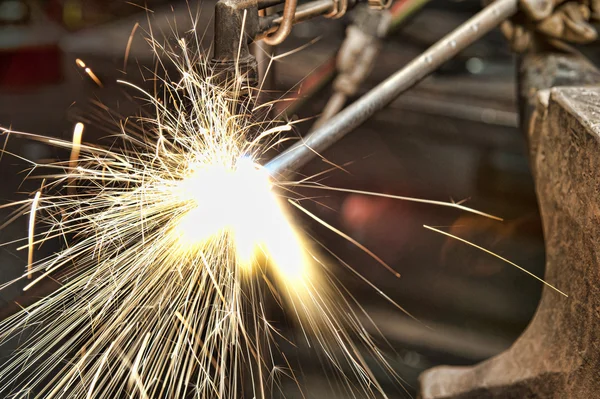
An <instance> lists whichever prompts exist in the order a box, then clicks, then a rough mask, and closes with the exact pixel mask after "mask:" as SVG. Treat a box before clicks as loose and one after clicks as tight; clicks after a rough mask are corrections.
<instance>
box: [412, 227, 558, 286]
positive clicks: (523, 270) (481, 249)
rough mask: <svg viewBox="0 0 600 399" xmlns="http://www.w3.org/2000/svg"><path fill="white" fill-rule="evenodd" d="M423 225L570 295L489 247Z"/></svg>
mask: <svg viewBox="0 0 600 399" xmlns="http://www.w3.org/2000/svg"><path fill="white" fill-rule="evenodd" d="M423 227H425V228H426V229H429V230H431V231H435V232H436V233H440V234H443V235H445V236H448V237H450V238H454V239H455V240H458V241H460V242H464V243H465V244H467V245H470V246H472V247H474V248H477V249H479V250H480V251H483V252H485V253H488V254H490V255H492V256H494V257H496V258H498V259H500V260H502V261H504V262H506V263H508V264H510V265H512V266H514V267H516V268H517V269H519V270H521V271H522V272H524V273H527V274H529V275H530V276H531V277H533V278H535V279H536V280H538V281H540V282H542V283H543V284H545V285H546V286H548V287H550V288H552V289H553V290H554V291H556V292H558V293H559V294H561V295H564V296H565V297H568V295H567V294H565V293H564V292H562V291H561V290H559V289H558V288H556V287H555V286H553V285H552V284H550V283H547V282H546V281H544V279H541V278H539V277H538V276H536V275H535V274H533V273H531V272H530V271H529V270H527V269H525V268H523V267H521V266H519V265H517V264H516V263H514V262H511V261H510V260H508V259H506V258H503V257H502V256H500V255H498V254H496V253H494V252H492V251H490V250H488V249H485V248H483V247H480V246H479V245H477V244H474V243H472V242H470V241H467V240H465V239H463V238H460V237H458V236H455V235H454V234H450V233H447V232H445V231H443V230H439V229H436V228H435V227H431V226H427V225H423Z"/></svg>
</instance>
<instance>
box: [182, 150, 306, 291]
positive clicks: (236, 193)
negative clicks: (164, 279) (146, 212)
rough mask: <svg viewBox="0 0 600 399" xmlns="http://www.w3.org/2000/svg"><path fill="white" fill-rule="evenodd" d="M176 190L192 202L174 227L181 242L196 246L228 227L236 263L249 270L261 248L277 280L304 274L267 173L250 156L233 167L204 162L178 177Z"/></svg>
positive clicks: (301, 255)
mask: <svg viewBox="0 0 600 399" xmlns="http://www.w3.org/2000/svg"><path fill="white" fill-rule="evenodd" d="M179 191H180V193H181V195H182V196H183V198H184V199H185V200H186V201H190V202H191V203H192V204H193V205H192V206H193V208H192V209H191V210H190V211H189V212H187V213H186V214H185V215H184V216H183V217H182V219H181V220H180V221H179V222H178V224H177V227H176V231H177V234H178V235H179V237H180V241H181V242H182V243H183V244H184V245H186V246H189V245H192V246H195V245H198V244H201V243H203V242H205V241H206V240H208V239H210V238H212V237H214V236H215V235H216V234H219V233H222V232H223V231H228V232H230V233H232V235H233V237H234V242H235V246H236V253H237V257H238V264H239V265H240V266H242V267H244V268H249V267H250V266H251V265H252V263H253V260H254V259H255V258H256V256H257V255H260V252H262V254H263V255H265V256H266V257H267V259H268V260H269V264H270V265H271V266H274V267H275V268H276V270H277V273H278V275H279V277H280V278H283V279H285V280H287V281H289V282H291V281H296V280H299V279H302V278H304V277H306V275H307V272H308V265H309V261H308V259H309V258H308V256H307V253H306V250H305V249H304V243H303V242H302V240H301V238H300V236H299V234H298V233H297V232H296V231H295V230H294V228H293V227H292V223H291V220H290V219H289V216H288V215H287V213H286V210H285V207H284V204H283V203H282V201H281V200H280V199H279V198H278V197H277V195H276V194H275V193H274V192H273V190H272V184H271V182H270V179H269V176H268V174H267V173H266V171H264V170H263V169H261V168H259V167H257V166H256V165H255V164H254V163H253V162H252V161H251V160H250V159H248V158H240V159H239V160H238V162H237V163H236V165H235V167H234V168H227V167H226V166H224V165H209V166H204V165H203V166H201V167H199V168H198V169H197V170H195V171H193V173H192V174H191V175H190V177H189V178H187V179H184V180H183V181H181V183H180V185H179Z"/></svg>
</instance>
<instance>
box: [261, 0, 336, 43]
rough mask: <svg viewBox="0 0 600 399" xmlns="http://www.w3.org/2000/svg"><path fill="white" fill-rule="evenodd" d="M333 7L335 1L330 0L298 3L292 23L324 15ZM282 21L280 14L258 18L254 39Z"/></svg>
mask: <svg viewBox="0 0 600 399" xmlns="http://www.w3.org/2000/svg"><path fill="white" fill-rule="evenodd" d="M334 8H335V3H334V2H333V1H332V0H316V1H311V2H310V3H305V4H302V5H299V6H298V7H297V8H296V13H295V14H294V19H293V23H294V24H297V23H300V22H303V21H306V20H308V19H311V18H314V17H318V16H320V15H325V14H328V13H330V12H331V11H332V10H333V9H334ZM282 21H283V15H282V14H274V15H271V16H266V17H264V18H260V20H259V24H260V26H259V30H260V32H261V33H260V34H259V35H258V36H257V37H256V39H257V40H258V39H261V38H263V37H264V35H266V34H267V33H270V32H272V31H273V30H274V29H276V28H277V26H279V25H280V24H281V23H282Z"/></svg>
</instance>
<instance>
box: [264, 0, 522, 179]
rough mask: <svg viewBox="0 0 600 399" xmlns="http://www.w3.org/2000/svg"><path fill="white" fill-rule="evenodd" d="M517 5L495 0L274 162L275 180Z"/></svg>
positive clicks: (508, 0) (510, 0) (271, 164)
mask: <svg viewBox="0 0 600 399" xmlns="http://www.w3.org/2000/svg"><path fill="white" fill-rule="evenodd" d="M517 3H518V0H496V1H495V2H493V3H492V4H490V5H489V6H487V7H486V8H484V9H483V10H481V11H480V12H479V13H477V14H476V15H475V16H473V17H472V18H471V19H469V20H468V21H466V22H465V23H463V24H462V25H461V26H459V27H458V28H456V29H455V30H454V31H452V32H451V33H449V34H448V35H446V36H445V37H444V38H442V39H441V40H440V41H438V42H437V43H436V44H434V45H433V46H431V47H430V48H429V49H428V50H427V51H425V52H424V53H423V54H421V55H420V56H419V57H418V58H416V59H414V60H413V61H411V62H410V63H409V64H408V65H406V66H405V67H404V68H402V69H401V70H399V71H398V72H396V73H395V74H393V75H392V76H390V77H389V78H387V79H386V80H384V81H383V82H382V83H380V84H379V85H377V86H376V87H375V88H373V89H372V90H371V91H369V92H368V93H367V94H365V95H364V96H362V97H361V98H359V99H358V100H356V101H355V102H354V103H353V104H351V105H349V106H348V107H347V108H345V109H344V110H342V111H341V112H340V113H339V114H337V115H335V116H334V117H332V118H331V119H330V120H329V121H328V122H327V123H326V124H325V125H323V126H321V127H320V128H318V129H317V130H315V131H313V132H312V133H311V134H309V135H308V136H307V137H304V138H303V139H302V140H301V141H300V142H298V143H296V144H294V145H293V146H292V147H290V148H289V149H287V150H286V151H284V152H282V153H281V154H279V155H278V156H277V157H275V158H273V159H272V160H271V161H269V162H268V163H267V164H266V165H265V167H266V168H267V170H268V171H269V172H270V173H271V175H273V176H274V177H281V176H285V174H287V173H290V172H293V171H296V170H298V169H299V168H301V167H302V166H304V165H305V164H306V163H308V162H309V161H310V160H311V159H312V158H313V157H315V156H316V155H318V153H320V152H321V151H323V150H325V149H327V148H328V147H329V146H331V145H332V144H334V143H336V142H337V141H339V140H340V139H341V138H342V137H344V136H345V135H346V134H348V133H350V132H351V131H352V130H354V129H355V128H357V127H358V126H360V125H361V124H362V123H363V122H364V121H366V120H367V119H369V118H370V117H371V116H372V115H373V114H375V112H377V111H379V110H381V109H382V108H383V107H385V106H386V105H388V104H389V103H390V102H391V101H393V100H394V99H395V98H396V97H398V96H399V95H400V94H402V93H403V92H404V91H406V90H408V89H409V88H411V87H412V86H414V85H416V84H417V83H418V82H420V81H421V80H422V79H423V78H425V77H426V76H427V75H429V74H430V73H432V72H433V71H435V70H436V69H437V68H439V67H440V66H441V65H442V64H443V63H445V62H446V61H448V60H449V59H451V58H452V57H454V56H455V55H456V54H458V53H459V52H460V51H462V50H463V49H465V48H466V47H467V46H469V45H470V44H472V43H473V42H475V41H476V40H478V39H479V38H481V37H482V36H483V35H485V34H486V33H488V32H489V31H491V30H492V29H493V28H495V27H496V26H498V25H499V24H500V23H501V22H503V21H504V20H506V19H507V18H509V17H510V16H512V15H514V14H515V13H516V12H517V9H518V6H517Z"/></svg>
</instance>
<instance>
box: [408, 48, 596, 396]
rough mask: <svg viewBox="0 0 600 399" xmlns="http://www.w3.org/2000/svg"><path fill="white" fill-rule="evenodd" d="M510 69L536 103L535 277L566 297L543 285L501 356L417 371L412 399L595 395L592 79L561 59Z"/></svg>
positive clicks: (571, 58)
mask: <svg viewBox="0 0 600 399" xmlns="http://www.w3.org/2000/svg"><path fill="white" fill-rule="evenodd" d="M520 70H521V80H522V81H521V82H520V83H521V85H522V88H523V91H522V93H524V92H526V93H529V94H530V95H528V96H527V101H528V103H529V99H533V98H535V99H536V104H535V110H534V111H533V113H530V116H529V119H528V120H527V121H526V123H525V124H526V125H527V126H528V127H529V128H528V142H529V154H530V164H531V167H532V172H533V177H534V181H535V188H536V193H537V198H538V203H539V206H540V214H541V218H542V226H543V228H544V240H545V246H546V271H545V274H544V278H545V281H546V282H548V283H549V284H552V285H553V286H555V287H556V288H558V289H560V290H561V291H564V292H565V293H566V294H568V295H569V297H568V298H567V297H564V296H562V295H560V294H559V293H557V292H556V291H554V290H552V289H551V288H549V287H547V286H545V287H544V289H543V291H542V298H541V300H540V303H539V307H538V309H537V312H536V314H535V315H534V316H533V319H532V320H531V323H530V324H529V326H528V327H527V329H526V330H525V331H524V332H523V334H522V335H521V336H520V337H519V338H518V339H517V340H516V341H515V343H514V344H513V345H512V346H511V347H510V348H509V349H507V350H506V351H504V352H502V353H500V354H498V355H496V356H494V357H492V358H490V359H488V360H486V361H484V362H482V363H479V364H477V365H474V366H470V367H453V366H439V367H435V368H432V369H430V370H427V371H425V372H424V373H423V374H422V375H421V376H420V384H421V391H420V395H419V397H420V398H422V399H478V398H489V399H503V398H540V399H541V398H572V399H588V398H596V397H598V392H600V378H599V372H600V351H599V350H598V343H599V342H600V314H599V309H600V290H599V289H598V287H597V284H596V282H597V281H599V280H600V261H599V259H598V254H597V239H598V237H600V224H598V223H597V219H598V209H599V208H600V202H599V197H598V187H599V186H600V175H599V174H598V173H597V171H598V169H600V129H599V126H598V123H597V117H596V114H597V109H598V107H599V106H600V85H598V84H600V73H598V71H593V70H592V69H591V68H590V64H589V63H588V61H587V60H585V59H582V58H581V57H579V56H577V55H568V54H544V55H542V54H528V55H526V56H525V59H524V60H522V62H521V65H520ZM594 80H596V85H590V83H591V82H592V81H594ZM546 84H548V85H551V86H546ZM554 85H558V86H559V87H554V88H552V86H554ZM579 85H582V86H579Z"/></svg>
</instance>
